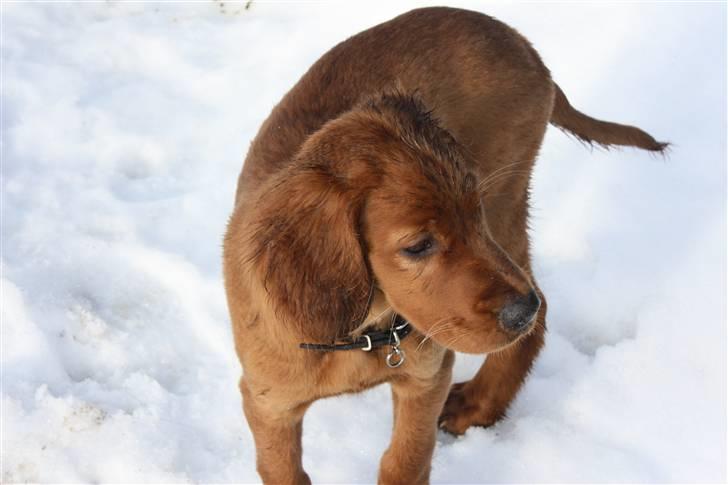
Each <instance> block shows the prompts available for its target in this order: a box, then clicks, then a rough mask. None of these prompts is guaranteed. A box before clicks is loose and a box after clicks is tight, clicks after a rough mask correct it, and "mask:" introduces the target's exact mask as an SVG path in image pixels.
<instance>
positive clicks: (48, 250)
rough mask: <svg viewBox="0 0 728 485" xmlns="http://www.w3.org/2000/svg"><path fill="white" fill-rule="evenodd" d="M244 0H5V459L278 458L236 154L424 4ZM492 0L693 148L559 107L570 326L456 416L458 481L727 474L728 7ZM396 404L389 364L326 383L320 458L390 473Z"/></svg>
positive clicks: (56, 471)
mask: <svg viewBox="0 0 728 485" xmlns="http://www.w3.org/2000/svg"><path fill="white" fill-rule="evenodd" d="M244 6H245V4H244V3H243V4H241V3H238V4H230V3H228V2H225V3H224V4H223V3H222V2H202V3H195V4H191V3H185V4H183V3H172V2H170V3H158V4H154V3H127V4H122V3H119V2H113V1H112V2H103V3H93V4H88V3H86V4H81V3H55V4H37V3H36V4H31V3H9V2H3V4H2V7H1V8H2V103H3V106H2V175H3V179H2V262H1V267H2V470H1V475H0V480H2V481H3V482H5V483H8V482H24V481H31V482H36V481H42V482H59V481H64V482H188V481H192V482H255V481H257V479H258V478H257V475H256V473H255V467H254V449H253V444H252V439H251V435H250V433H249V431H248V429H247V426H246V424H245V423H244V420H243V417H242V412H241V410H240V398H239V395H238V392H237V388H236V384H237V379H238V377H239V373H240V369H239V365H238V363H237V360H236V358H235V356H234V353H233V348H232V343H231V337H230V330H229V328H228V326H229V322H228V317H227V310H226V306H225V301H224V295H223V290H222V284H221V277H220V244H221V237H222V233H223V230H224V225H225V222H226V218H227V216H228V214H229V212H230V209H231V205H232V200H233V191H234V184H235V180H236V177H237V174H238V172H239V169H240V165H241V162H242V159H243V156H244V154H245V151H246V149H247V146H248V143H249V141H250V140H251V138H252V137H253V136H254V135H255V133H256V131H257V128H258V126H259V124H260V123H261V121H262V120H263V119H264V118H265V116H266V115H267V113H268V112H269V110H270V108H271V107H272V106H273V104H274V103H275V102H276V101H277V100H278V99H279V98H280V97H281V95H282V94H283V93H284V92H285V91H286V90H287V89H288V88H289V87H290V86H292V84H293V83H294V82H295V81H296V80H297V78H298V77H299V76H300V75H301V74H302V73H303V72H304V70H305V69H306V68H307V66H309V65H310V64H311V63H312V62H313V61H314V60H315V59H317V58H318V57H319V56H320V55H321V54H322V53H323V52H324V51H325V50H326V49H328V48H329V47H331V46H332V45H334V44H335V43H336V42H338V41H340V40H342V39H344V38H345V37H347V36H348V35H351V34H353V33H355V32H358V31H359V30H361V29H363V28H365V27H367V26H370V25H373V24H375V23H378V22H380V21H383V20H386V19H388V18H390V17H392V16H394V15H396V14H398V13H401V12H403V11H406V10H408V9H409V8H410V7H412V5H411V4H402V3H395V4H389V5H385V4H370V3H366V2H360V3H359V4H351V5H350V4H347V5H343V4H321V3H306V4H293V3H278V4H268V5H264V4H260V3H259V2H254V3H253V5H252V7H251V8H250V9H249V10H245V8H244ZM467 6H468V7H469V8H471V9H476V10H482V11H485V12H487V13H491V14H493V15H495V16H497V17H499V18H500V19H502V20H504V21H506V22H508V23H510V24H511V25H513V26H515V27H516V28H518V29H519V30H521V32H523V33H524V34H525V35H526V36H527V37H528V38H530V39H531V41H532V42H533V43H534V45H535V46H536V48H537V49H538V50H539V51H540V52H541V54H542V56H543V58H544V60H545V61H546V64H547V65H548V66H549V67H550V69H551V70H552V72H553V75H554V78H555V79H556V80H557V81H558V82H559V84H560V85H561V86H562V87H563V88H564V90H565V92H566V93H567V94H568V95H569V97H570V98H571V100H572V101H573V103H574V104H575V105H576V106H577V107H579V108H580V109H582V110H583V111H585V112H587V113H589V114H592V115H595V116H599V117H603V118H606V119H613V120H615V121H621V122H628V123H634V124H637V125H639V126H641V127H643V128H645V129H648V130H649V131H650V132H652V133H653V134H655V135H656V136H657V137H658V138H659V139H665V140H669V141H672V142H673V143H674V148H673V151H672V153H671V155H670V157H669V159H667V160H663V159H661V158H659V157H658V158H655V157H651V156H649V155H647V154H644V153H641V152H638V151H635V150H621V151H612V152H603V151H600V150H594V151H593V152H591V153H590V151H589V150H588V149H585V148H584V147H582V146H581V145H579V144H578V143H577V142H575V141H573V140H572V139H569V138H567V137H566V136H564V135H563V134H562V133H561V132H559V131H558V130H553V129H551V130H550V131H549V132H548V134H547V137H546V142H545V145H544V148H543V150H542V155H541V158H540V162H539V164H538V166H537V170H536V176H535V181H534V206H535V208H534V212H533V216H534V217H533V237H534V251H535V259H536V267H537V275H538V280H539V282H540V284H541V286H542V288H543V290H544V292H545V293H546V295H547V298H548V301H549V328H550V333H549V334H548V338H547V344H546V348H545V350H544V352H543V353H542V355H541V357H540V359H539V360H538V362H537V364H536V367H535V370H534V372H533V374H532V376H531V378H530V380H529V381H528V384H527V385H526V387H525V388H524V390H523V392H522V393H521V394H520V396H519V398H518V399H517V401H516V402H515V404H514V406H513V407H512V410H511V413H510V418H509V419H507V420H506V421H504V422H502V423H501V424H499V425H498V426H496V427H495V428H493V429H487V430H485V429H473V430H470V431H469V432H468V433H467V434H466V435H465V436H463V437H461V438H458V439H454V438H451V437H449V436H446V435H444V434H442V435H441V436H440V438H439V442H438V448H437V451H436V454H435V458H434V468H433V474H432V478H433V481H434V482H438V483H466V482H584V481H588V482H614V481H629V482H672V481H701V482H707V481H713V482H721V481H725V480H726V469H725V453H726V441H725V440H726V415H725V413H726V118H725V117H726V44H725V35H726V20H725V19H726V5H725V4H718V3H713V4H710V3H702V4H699V3H693V4H688V3H685V4H676V3H669V4H659V5H658V4H645V3H642V4H626V3H609V4H606V3H605V4H577V3H556V4H545V3H539V4H536V3H520V4H507V3H492V4H487V5H486V4H483V3H468V4H467ZM480 362H481V359H478V358H473V357H467V358H466V357H463V356H459V360H458V363H457V367H456V378H457V379H458V380H462V379H465V378H467V377H469V376H470V375H471V374H472V373H473V372H474V370H475V369H476V368H477V367H478V366H479V364H480ZM390 426H391V410H390V397H389V391H388V389H387V388H386V387H384V386H382V387H379V388H376V389H374V390H371V391H369V392H367V393H364V394H360V395H355V396H346V397H341V398H336V399H329V400H326V401H321V402H319V403H317V404H316V405H314V406H313V408H312V410H311V411H310V413H309V414H308V415H307V417H306V422H305V432H304V450H305V452H304V462H305V465H306V468H307V469H308V471H309V473H310V475H311V477H312V479H313V480H314V482H319V483H332V482H339V483H347V482H372V481H374V480H375V478H376V470H377V463H378V460H379V457H380V454H381V452H382V451H383V450H384V449H385V447H386V445H387V441H388V437H389V434H390Z"/></svg>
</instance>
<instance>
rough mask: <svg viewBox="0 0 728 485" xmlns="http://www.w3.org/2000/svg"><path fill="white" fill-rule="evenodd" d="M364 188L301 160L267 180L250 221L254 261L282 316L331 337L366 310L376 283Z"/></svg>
mask: <svg viewBox="0 0 728 485" xmlns="http://www.w3.org/2000/svg"><path fill="white" fill-rule="evenodd" d="M362 205H363V196H362V195H361V191H360V190H357V189H355V188H353V187H352V186H351V185H350V184H349V182H348V180H347V178H346V177H341V176H337V175H336V174H335V173H333V172H332V171H331V167H329V166H327V165H325V164H310V163H300V164H299V163H297V164H292V165H290V166H289V167H288V168H286V169H284V170H283V171H282V172H280V173H278V174H276V175H275V176H274V177H273V179H272V180H269V181H267V183H266V184H265V186H264V187H263V190H262V191H261V192H259V197H257V201H256V202H255V207H254V208H253V209H252V212H253V213H254V216H253V218H252V220H250V225H249V226H248V238H247V239H248V240H247V241H246V245H247V246H248V255H249V258H250V263H252V267H253V270H254V273H255V276H256V277H257V278H258V281H259V282H260V283H261V284H262V285H263V286H264V288H265V291H266V292H267V294H268V296H269V298H270V303H272V304H273V307H274V310H275V312H276V315H277V316H278V317H279V318H282V319H283V320H285V321H286V322H287V323H289V324H291V325H295V326H296V327H297V328H298V329H299V330H300V332H301V334H302V336H305V337H307V338H309V339H312V340H314V341H320V342H325V341H332V340H334V339H335V338H337V337H341V336H344V335H346V334H348V333H349V332H350V331H351V330H353V329H354V328H355V327H356V326H357V324H358V323H359V322H360V320H361V319H362V318H364V316H365V315H366V312H367V306H368V300H369V297H370V292H371V289H372V279H371V275H370V272H369V270H368V266H367V260H366V257H365V253H364V250H365V249H364V247H363V241H362V240H361V238H360V236H359V230H358V229H359V217H360V212H361V208H362Z"/></svg>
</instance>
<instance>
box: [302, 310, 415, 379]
mask: <svg viewBox="0 0 728 485" xmlns="http://www.w3.org/2000/svg"><path fill="white" fill-rule="evenodd" d="M411 331H412V326H411V325H410V324H409V322H408V321H407V320H405V319H404V318H402V316H400V315H397V314H394V315H392V324H391V325H390V327H389V329H388V330H384V331H373V332H366V333H364V334H362V335H361V336H359V338H357V339H356V340H354V339H351V338H350V339H348V340H347V341H344V342H343V343H340V344H306V343H303V344H300V345H299V347H300V348H302V349H306V350H317V351H319V352H333V351H335V350H355V349H360V350H363V351H365V352H369V351H371V350H373V349H376V348H379V347H384V346H385V345H389V346H390V347H391V350H390V351H389V353H388V354H387V358H386V362H387V366H388V367H391V368H393V369H394V368H396V367H399V366H400V365H402V364H403V363H404V360H405V353H404V350H402V349H400V348H399V346H400V344H401V343H402V340H403V339H404V338H405V337H406V336H407V335H409V334H410V332H411Z"/></svg>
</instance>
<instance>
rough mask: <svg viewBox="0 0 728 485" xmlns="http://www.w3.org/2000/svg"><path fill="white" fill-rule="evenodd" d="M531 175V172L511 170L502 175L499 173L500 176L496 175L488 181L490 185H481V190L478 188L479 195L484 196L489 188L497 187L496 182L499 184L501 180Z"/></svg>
mask: <svg viewBox="0 0 728 485" xmlns="http://www.w3.org/2000/svg"><path fill="white" fill-rule="evenodd" d="M529 173H531V172H530V171H529V170H509V171H507V172H502V173H499V174H498V175H496V176H495V177H491V178H490V179H489V180H488V183H487V184H481V185H480V186H479V188H478V191H479V193H480V194H481V195H482V194H484V193H485V192H486V191H487V190H488V189H489V188H491V187H493V186H494V185H495V183H496V182H498V181H499V180H503V179H505V178H508V177H511V176H513V175H519V174H523V175H526V174H529Z"/></svg>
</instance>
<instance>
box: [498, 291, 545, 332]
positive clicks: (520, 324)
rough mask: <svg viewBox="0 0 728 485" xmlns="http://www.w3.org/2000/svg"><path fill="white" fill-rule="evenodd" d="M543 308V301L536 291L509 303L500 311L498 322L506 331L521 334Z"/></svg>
mask: <svg viewBox="0 0 728 485" xmlns="http://www.w3.org/2000/svg"><path fill="white" fill-rule="evenodd" d="M540 307H541V299H540V298H539V297H538V295H537V294H536V292H535V291H534V290H531V291H529V292H528V293H527V294H525V295H522V296H519V297H518V298H516V299H515V300H513V301H511V302H509V303H507V304H506V305H505V306H504V307H503V308H502V309H501V311H500V314H499V315H498V320H499V321H500V324H501V326H503V328H504V329H506V330H508V331H510V332H520V331H522V330H525V329H526V328H528V327H529V326H530V324H531V322H533V320H534V319H535V318H536V313H538V309H539V308H540Z"/></svg>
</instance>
